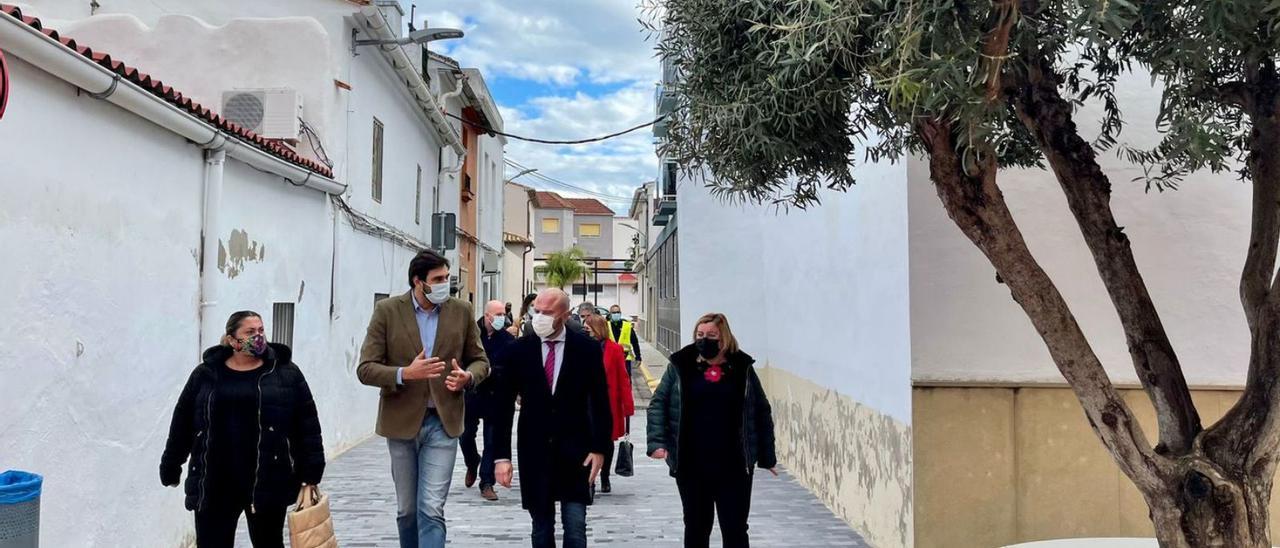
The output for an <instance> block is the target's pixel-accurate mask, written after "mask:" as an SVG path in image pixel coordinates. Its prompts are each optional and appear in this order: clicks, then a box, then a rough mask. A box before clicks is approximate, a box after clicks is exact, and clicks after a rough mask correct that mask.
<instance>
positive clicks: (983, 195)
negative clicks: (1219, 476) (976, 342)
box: [918, 120, 1164, 492]
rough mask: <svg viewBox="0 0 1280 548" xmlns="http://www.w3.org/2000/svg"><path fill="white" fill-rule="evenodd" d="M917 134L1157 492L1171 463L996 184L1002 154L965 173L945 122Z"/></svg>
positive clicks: (987, 251)
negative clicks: (1149, 437)
mask: <svg viewBox="0 0 1280 548" xmlns="http://www.w3.org/2000/svg"><path fill="white" fill-rule="evenodd" d="M918 134H919V135H920V137H921V140H922V141H923V142H924V143H925V146H926V148H927V149H928V150H929V168H930V175H931V178H932V179H933V182H934V186H935V188H936V190H937V192H938V197H939V198H940V199H941V200H942V204H943V206H945V208H946V210H947V214H948V215H949V216H950V217H951V219H952V220H953V221H954V222H955V224H956V226H958V227H960V230H961V231H962V232H963V233H964V234H965V236H967V237H968V238H969V240H970V241H972V242H973V243H974V245H976V246H977V247H978V249H980V250H981V251H982V253H983V254H984V255H986V257H987V260H988V261H990V262H991V265H992V266H994V267H995V269H996V273H997V274H998V275H999V276H1000V278H1001V279H1002V280H1004V283H1005V284H1007V285H1008V286H1009V289H1010V291H1011V293H1012V295H1013V299H1014V301H1016V302H1017V303H1018V304H1019V305H1020V306H1021V307H1022V309H1023V311H1024V312H1025V313H1026V315H1027V317H1028V318H1029V319H1030V320H1031V323H1032V324H1033V325H1034V326H1035V328H1036V331H1037V332H1039V333H1040V337H1041V339H1043V340H1044V342H1045V345H1046V346H1047V347H1048V348H1049V354H1050V355H1051V356H1052V357H1053V361H1054V363H1055V364H1056V365H1057V366H1058V371H1060V372H1061V373H1062V376H1063V377H1064V378H1065V379H1066V380H1067V382H1068V383H1069V384H1070V385H1071V389H1072V390H1073V391H1074V392H1075V395H1076V398H1077V399H1078V400H1079V401H1080V405H1081V407H1083V408H1084V412H1085V415H1086V416H1087V417H1088V419H1089V424H1090V425H1091V426H1092V427H1093V430H1094V432H1095V433H1096V434H1097V435H1098V437H1099V439H1101V440H1102V443H1103V444H1104V445H1105V446H1106V447H1107V449H1108V451H1110V452H1111V455H1112V456H1113V457H1114V458H1115V459H1116V462H1117V463H1118V464H1119V465H1120V468H1121V469H1122V470H1123V471H1124V472H1125V474H1126V475H1127V476H1129V478H1131V479H1132V480H1133V482H1134V483H1135V484H1136V485H1137V486H1138V488H1139V489H1141V490H1142V491H1143V492H1155V490H1157V489H1159V488H1160V487H1161V480H1160V473H1159V465H1160V463H1162V462H1164V461H1163V460H1162V458H1161V457H1160V456H1159V455H1156V454H1154V453H1153V452H1152V450H1151V447H1150V446H1149V445H1148V444H1147V441H1146V438H1145V436H1144V434H1143V432H1142V429H1141V428H1140V427H1139V426H1138V423H1137V421H1135V420H1134V418H1133V414H1132V413H1131V412H1130V410H1129V408H1128V406H1127V405H1126V404H1125V402H1124V400H1123V399H1122V398H1121V397H1120V394H1119V392H1117V391H1116V389H1115V387H1114V386H1112V384H1111V380H1110V379H1108V378H1107V374H1106V371H1105V370H1104V369H1103V367H1102V363H1101V362H1100V361H1099V360H1098V357H1097V355H1096V354H1095V353H1094V351H1093V349H1092V348H1091V347H1090V346H1089V341H1088V340H1087V339H1086V338H1085V336H1084V332H1083V331H1081V329H1080V326H1079V325H1078V324H1077V323H1076V320H1075V317H1074V316H1073V315H1072V313H1071V310H1070V308H1069V307H1068V306H1067V303H1066V301H1065V300H1064V299H1063V298H1062V294H1061V293H1059V292H1058V288H1057V287H1056V286H1055V285H1054V283H1053V280H1051V279H1050V278H1049V275H1048V274H1046V273H1045V271H1044V270H1043V269H1042V268H1041V267H1040V264H1039V263H1038V262H1036V260H1035V257H1033V256H1032V255H1031V250H1030V249H1029V248H1027V245H1026V242H1025V241H1024V240H1023V238H1022V232H1021V231H1020V230H1019V228H1018V226H1017V223H1016V222H1015V221H1014V219H1013V215H1012V213H1010V212H1009V208H1008V205H1007V204H1006V203H1005V201H1004V195H1003V194H1002V193H1001V192H1000V189H999V187H998V186H997V184H996V169H997V168H996V163H995V154H994V153H993V152H992V151H990V150H987V151H984V154H983V157H982V158H980V159H978V160H976V161H974V162H972V163H971V164H970V165H969V167H968V169H967V170H966V164H965V159H964V158H963V157H962V156H961V155H960V154H959V153H958V152H957V151H956V140H955V135H954V130H953V128H951V127H950V126H949V125H948V124H947V123H946V122H943V121H938V120H932V121H928V122H924V123H922V124H921V125H920V127H919V128H918Z"/></svg>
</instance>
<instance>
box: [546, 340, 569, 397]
mask: <svg viewBox="0 0 1280 548" xmlns="http://www.w3.org/2000/svg"><path fill="white" fill-rule="evenodd" d="M568 331H569V328H568V327H567V326H566V327H562V328H560V333H558V334H556V335H553V336H551V337H550V338H546V339H542V340H541V344H542V362H541V365H542V366H543V370H544V371H545V370H546V365H547V352H550V351H551V348H550V347H549V346H548V345H547V341H555V342H556V370H555V375H554V376H552V378H551V379H552V380H551V393H553V394H554V393H555V391H556V386H558V385H559V384H560V370H561V369H563V367H561V366H562V365H564V340H565V334H566V333H568Z"/></svg>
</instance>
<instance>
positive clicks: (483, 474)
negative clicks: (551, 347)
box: [460, 301, 516, 501]
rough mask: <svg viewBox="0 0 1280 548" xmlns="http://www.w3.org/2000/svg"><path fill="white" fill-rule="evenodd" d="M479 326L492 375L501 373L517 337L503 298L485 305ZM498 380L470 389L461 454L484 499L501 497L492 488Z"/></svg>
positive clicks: (469, 479)
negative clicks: (504, 356)
mask: <svg viewBox="0 0 1280 548" xmlns="http://www.w3.org/2000/svg"><path fill="white" fill-rule="evenodd" d="M476 325H478V326H479V327H480V342H481V343H482V344H484V353H485V355H486V356H488V357H489V375H490V376H496V375H497V374H498V368H499V364H500V363H501V362H500V360H501V358H502V354H503V353H504V352H506V350H507V347H508V346H510V345H511V343H513V342H515V341H516V338H515V337H514V336H512V335H511V334H510V333H507V330H506V327H507V316H506V314H505V313H504V311H503V308H502V302H501V301H489V304H486V305H485V307H484V316H481V317H480V319H479V320H477V321H476ZM496 385H497V383H492V382H486V383H481V384H480V385H478V386H476V387H474V388H472V389H471V390H468V391H467V405H466V411H467V429H466V431H465V432H463V433H462V439H461V440H460V443H461V445H462V457H463V459H464V461H465V462H466V464H467V476H466V479H465V480H464V482H465V484H466V486H467V488H470V487H471V486H473V485H475V483H476V480H477V479H479V480H480V496H481V497H484V499H485V500H488V501H495V500H498V493H497V492H495V491H494V490H493V486H494V484H495V483H496V480H495V479H494V478H493V422H494V421H493V410H494V407H495V406H494V400H495V392H494V386H496ZM481 420H483V421H484V431H483V432H484V433H483V435H481V438H480V439H481V440H483V445H482V447H481V449H483V451H481V450H480V449H477V448H476V436H477V435H479V434H480V433H481V430H480V421H481Z"/></svg>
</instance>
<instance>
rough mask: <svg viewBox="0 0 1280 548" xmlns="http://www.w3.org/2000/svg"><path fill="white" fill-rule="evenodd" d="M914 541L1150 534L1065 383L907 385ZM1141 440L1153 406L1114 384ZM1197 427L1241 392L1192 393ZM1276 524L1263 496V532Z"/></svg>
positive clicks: (991, 542)
mask: <svg viewBox="0 0 1280 548" xmlns="http://www.w3.org/2000/svg"><path fill="white" fill-rule="evenodd" d="M914 392H915V420H914V421H913V424H914V427H915V500H916V505H915V508H916V515H915V517H916V521H915V525H916V545H917V546H928V547H931V548H970V547H973V546H1004V545H1007V544H1014V543H1019V542H1030V541H1036V540H1047V539H1062V538H1081V537H1148V538H1149V537H1152V536H1154V532H1153V529H1152V527H1151V519H1150V518H1149V517H1148V510H1147V506H1146V504H1145V503H1144V501H1143V500H1142V496H1141V494H1139V493H1138V490H1137V488H1135V487H1134V486H1133V484H1132V483H1131V482H1130V481H1129V479H1128V478H1126V477H1125V476H1124V475H1123V474H1122V473H1121V472H1120V469H1119V468H1118V467H1116V464H1115V461H1114V460H1113V459H1112V458H1111V455H1109V454H1108V453H1107V451H1106V449H1104V448H1103V446H1102V443H1101V442H1099V441H1098V439H1097V436H1096V435H1095V434H1094V433H1093V430H1092V429H1091V428H1089V422H1088V420H1087V419H1085V417H1084V413H1083V412H1082V411H1080V404H1079V403H1077V402H1076V399H1075V396H1074V395H1073V394H1072V393H1071V391H1070V390H1068V389H1067V388H1021V389H1015V388H1000V387H992V388H977V387H973V388H967V387H923V388H916V389H915V391H914ZM1121 393H1122V395H1123V396H1124V399H1125V401H1126V402H1127V403H1128V404H1129V406H1130V408H1131V409H1133V411H1134V415H1135V416H1136V417H1137V418H1138V423H1139V424H1140V425H1141V426H1142V428H1143V430H1144V431H1146V433H1147V435H1148V439H1152V438H1153V437H1154V436H1155V435H1156V428H1155V411H1154V410H1153V409H1152V407H1151V403H1150V400H1148V399H1147V397H1146V395H1145V394H1144V393H1142V391H1141V390H1123V391H1122V392H1121ZM1191 397H1192V399H1193V400H1194V401H1195V402H1196V405H1197V407H1198V408H1199V410H1200V415H1201V418H1202V419H1204V420H1205V421H1206V424H1207V423H1208V422H1211V421H1215V420H1218V418H1220V417H1221V416H1222V415H1223V414H1224V413H1225V412H1226V411H1227V409H1229V408H1230V407H1231V405H1233V404H1234V403H1235V401H1236V400H1237V399H1238V398H1239V397H1240V393H1239V391H1237V390H1194V391H1193V392H1192V394H1191ZM1278 527H1280V501H1277V500H1276V498H1275V496H1274V495H1273V496H1272V504H1271V530H1272V531H1275V530H1277V528H1278Z"/></svg>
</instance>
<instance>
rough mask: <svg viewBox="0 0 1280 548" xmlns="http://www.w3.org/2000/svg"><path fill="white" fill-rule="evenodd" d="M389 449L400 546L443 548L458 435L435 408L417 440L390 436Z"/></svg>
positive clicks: (408, 547)
mask: <svg viewBox="0 0 1280 548" xmlns="http://www.w3.org/2000/svg"><path fill="white" fill-rule="evenodd" d="M387 449H389V450H390V452H391V478H392V480H393V481H394V482H395V485H396V526H397V527H398V528H399V530H400V548H444V541H445V524H444V501H445V497H447V496H448V495H449V485H450V484H451V483H453V465H454V463H455V462H456V461H457V459H458V438H451V437H449V434H448V433H447V432H445V431H444V424H442V423H441V422H440V417H439V416H438V415H436V413H435V412H434V411H432V412H428V413H427V416H426V418H425V419H423V421H422V429H421V430H419V431H418V437H417V438H416V439H412V440H393V439H387Z"/></svg>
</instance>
